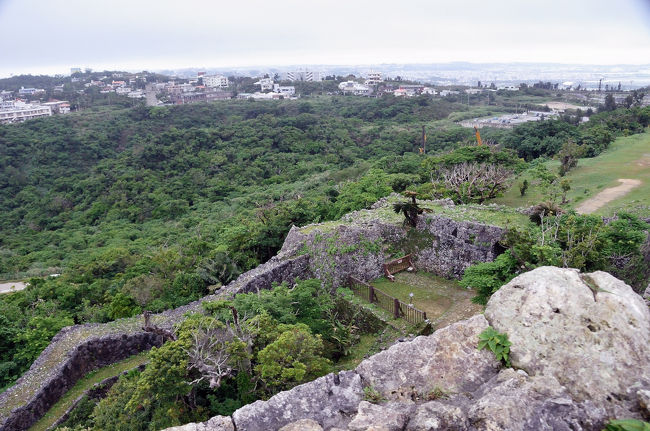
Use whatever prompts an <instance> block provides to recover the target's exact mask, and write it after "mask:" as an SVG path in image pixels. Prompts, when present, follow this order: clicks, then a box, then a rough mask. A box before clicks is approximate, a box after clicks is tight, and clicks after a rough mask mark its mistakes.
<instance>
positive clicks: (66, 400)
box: [29, 352, 149, 431]
mask: <svg viewBox="0 0 650 431" xmlns="http://www.w3.org/2000/svg"><path fill="white" fill-rule="evenodd" d="M148 353H149V352H144V353H140V354H139V355H135V356H131V357H130V358H127V359H125V360H123V361H120V362H116V363H114V364H111V365H108V366H106V367H104V368H100V369H99V370H95V371H93V372H91V373H89V374H88V375H86V377H84V378H82V379H81V380H79V381H78V382H77V383H76V384H75V385H74V387H73V388H72V389H70V390H69V391H68V392H66V393H65V395H63V397H61V399H60V400H59V401H58V402H57V403H56V404H54V406H52V408H51V409H50V410H49V411H48V412H47V413H46V414H45V416H43V417H42V418H41V419H40V420H39V421H38V422H36V423H35V424H34V425H32V427H31V428H30V429H29V430H30V431H45V430H47V429H48V428H49V427H51V426H52V425H53V424H54V422H56V421H57V420H58V419H59V418H60V417H61V416H62V415H63V414H64V413H65V412H66V411H67V410H68V409H69V408H70V407H71V406H72V404H73V403H74V401H75V400H76V399H77V398H78V397H79V396H81V394H82V393H83V392H85V391H87V390H88V389H90V388H92V386H93V385H94V384H96V383H99V382H101V381H102V380H104V379H107V378H109V377H113V376H116V375H118V374H120V373H122V372H124V371H127V370H131V369H134V368H136V367H138V366H139V365H142V364H144V363H145V362H147V360H148V357H149V356H148Z"/></svg>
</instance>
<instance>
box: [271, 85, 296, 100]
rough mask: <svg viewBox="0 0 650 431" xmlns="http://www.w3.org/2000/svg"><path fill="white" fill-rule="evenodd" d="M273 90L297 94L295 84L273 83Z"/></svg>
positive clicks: (286, 93)
mask: <svg viewBox="0 0 650 431" xmlns="http://www.w3.org/2000/svg"><path fill="white" fill-rule="evenodd" d="M273 92H274V93H280V94H282V95H284V96H289V97H290V96H293V95H294V94H296V87H294V86H293V85H280V84H274V85H273Z"/></svg>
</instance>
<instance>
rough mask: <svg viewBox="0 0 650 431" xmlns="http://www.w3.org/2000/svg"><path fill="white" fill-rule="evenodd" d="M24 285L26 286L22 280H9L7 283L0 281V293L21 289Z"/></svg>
mask: <svg viewBox="0 0 650 431" xmlns="http://www.w3.org/2000/svg"><path fill="white" fill-rule="evenodd" d="M26 287H27V283H24V282H22V281H10V282H8V283H0V293H7V292H13V291H16V290H23V289H24V288H26Z"/></svg>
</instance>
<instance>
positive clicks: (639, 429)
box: [603, 419, 650, 431]
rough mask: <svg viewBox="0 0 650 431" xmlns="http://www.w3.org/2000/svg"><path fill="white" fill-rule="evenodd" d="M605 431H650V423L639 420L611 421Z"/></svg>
mask: <svg viewBox="0 0 650 431" xmlns="http://www.w3.org/2000/svg"><path fill="white" fill-rule="evenodd" d="M603 431H650V423H648V422H643V421H640V420H637V419H618V420H611V421H609V423H608V424H607V426H606V427H605V428H604V429H603Z"/></svg>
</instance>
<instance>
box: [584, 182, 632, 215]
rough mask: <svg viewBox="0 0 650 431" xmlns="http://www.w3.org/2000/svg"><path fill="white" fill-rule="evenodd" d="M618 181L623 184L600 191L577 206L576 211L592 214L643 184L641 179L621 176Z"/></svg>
mask: <svg viewBox="0 0 650 431" xmlns="http://www.w3.org/2000/svg"><path fill="white" fill-rule="evenodd" d="M618 182H619V183H621V184H620V185H618V186H615V187H609V188H607V189H605V190H603V191H601V192H600V193H598V194H597V195H596V196H594V197H593V198H591V199H587V200H586V201H584V202H583V203H581V204H580V205H579V206H578V207H577V208H576V211H577V212H578V213H579V214H591V213H592V212H594V211H596V210H597V209H598V208H600V207H602V206H604V205H605V204H607V203H609V202H610V201H613V200H614V199H617V198H620V197H621V196H625V195H626V194H627V193H628V192H629V191H630V190H632V189H633V188H635V187H637V186H640V185H641V181H639V180H631V179H627V178H619V179H618Z"/></svg>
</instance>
